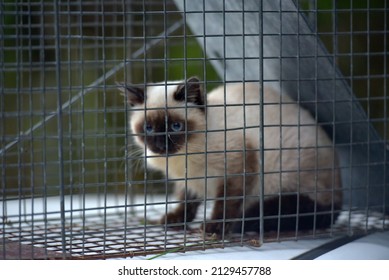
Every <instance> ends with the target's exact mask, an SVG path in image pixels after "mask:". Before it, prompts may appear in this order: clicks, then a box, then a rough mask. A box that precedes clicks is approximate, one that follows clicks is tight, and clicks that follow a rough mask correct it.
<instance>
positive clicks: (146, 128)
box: [145, 124, 154, 134]
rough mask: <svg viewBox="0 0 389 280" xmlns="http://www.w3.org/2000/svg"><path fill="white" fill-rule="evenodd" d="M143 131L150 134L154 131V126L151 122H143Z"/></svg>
mask: <svg viewBox="0 0 389 280" xmlns="http://www.w3.org/2000/svg"><path fill="white" fill-rule="evenodd" d="M145 132H146V134H151V133H153V132H154V128H153V126H152V125H151V124H145Z"/></svg>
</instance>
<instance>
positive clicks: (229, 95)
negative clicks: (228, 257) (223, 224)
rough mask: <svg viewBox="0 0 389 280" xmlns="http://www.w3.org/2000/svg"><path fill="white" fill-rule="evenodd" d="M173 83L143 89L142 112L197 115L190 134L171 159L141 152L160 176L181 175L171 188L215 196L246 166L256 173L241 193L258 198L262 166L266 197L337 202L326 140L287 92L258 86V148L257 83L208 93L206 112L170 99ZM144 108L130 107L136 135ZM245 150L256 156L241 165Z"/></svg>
mask: <svg viewBox="0 0 389 280" xmlns="http://www.w3.org/2000/svg"><path fill="white" fill-rule="evenodd" d="M177 83H179V82H177ZM177 83H175V82H168V84H167V85H166V84H165V83H161V84H157V85H153V86H149V87H148V88H147V93H146V95H147V99H146V108H147V111H146V114H153V113H154V112H155V111H156V110H164V108H168V110H169V112H171V113H174V114H180V115H181V116H183V117H185V118H186V119H187V120H195V123H196V127H195V135H194V136H193V137H192V138H191V141H190V142H188V143H187V145H184V146H182V147H181V150H180V152H179V153H177V154H174V155H171V156H169V157H165V156H158V155H156V154H153V153H152V152H151V151H149V150H146V151H145V156H146V160H147V166H149V167H152V168H155V169H157V170H160V171H162V172H164V173H165V171H166V170H167V171H168V172H167V173H168V174H166V176H167V177H168V178H171V179H182V181H180V182H179V183H178V184H177V185H179V186H181V187H183V186H185V184H186V185H187V187H188V189H189V190H191V191H192V192H194V193H195V194H196V195H197V196H198V197H204V196H206V197H214V196H215V195H216V192H217V188H219V187H220V186H223V183H224V182H225V179H227V178H229V177H230V176H231V175H232V174H235V175H239V174H240V175H242V174H244V173H245V170H252V168H255V170H256V171H255V173H256V175H255V176H251V178H254V179H252V180H250V181H249V180H247V181H249V182H250V185H247V184H246V186H245V187H246V188H245V194H246V195H255V196H258V195H259V194H260V192H261V180H260V178H261V172H262V168H261V166H263V171H264V193H265V195H268V194H280V193H285V192H294V193H295V192H299V193H301V194H306V195H308V196H309V197H310V198H311V199H313V200H317V202H319V203H321V204H325V205H331V203H335V204H339V205H340V203H341V192H340V178H339V171H338V169H337V159H336V155H335V151H334V149H333V145H332V142H331V140H330V139H329V137H328V136H327V135H326V134H325V133H324V131H323V129H322V128H321V127H319V126H317V125H316V122H315V120H314V119H313V118H312V117H311V115H310V114H309V113H308V112H307V111H306V110H304V109H302V108H301V107H300V106H298V105H297V104H296V103H295V102H293V101H292V99H290V98H289V97H288V96H286V95H285V94H283V95H282V96H281V95H280V94H279V92H277V91H276V90H274V89H272V88H264V91H263V93H264V96H263V100H264V104H263V108H264V112H263V115H264V120H263V124H264V128H263V135H262V136H263V145H264V146H262V145H261V143H262V141H261V132H262V130H261V127H260V124H261V108H262V107H261V106H260V94H261V89H260V85H259V84H258V83H246V84H245V86H244V85H243V84H229V85H227V86H226V87H219V88H217V89H215V90H213V91H211V92H210V93H209V94H207V95H206V99H207V100H206V108H207V109H206V113H205V115H206V116H205V115H204V113H203V112H201V111H200V110H199V109H198V108H191V107H190V104H188V108H185V104H183V103H179V102H177V101H175V100H174V99H173V97H172V96H173V93H174V92H175V90H176V88H177ZM165 89H166V91H165ZM281 102H282V105H281ZM144 108H145V105H144V104H142V105H137V106H135V107H134V109H135V110H134V112H133V114H132V116H131V120H130V122H131V127H132V130H133V132H134V133H138V132H137V131H135V128H136V124H137V123H139V122H141V123H143V122H144V116H145V111H144V110H143V109H144ZM135 139H136V141H137V143H138V144H139V146H140V147H142V148H144V144H143V143H142V142H140V141H139V140H138V139H137V137H135ZM253 149H254V150H255V151H254V152H253V151H252V150H253ZM260 151H263V152H264V157H263V159H264V162H260V161H261V156H260V155H261V153H260ZM247 153H251V154H252V153H255V155H256V159H255V160H254V161H253V160H251V161H250V162H245V161H244V157H245V155H247ZM232 177H233V176H232ZM235 177H237V178H238V177H239V176H235ZM240 177H241V178H242V179H241V180H236V182H239V183H241V184H243V183H244V182H245V180H244V179H243V176H240ZM205 178H207V179H205ZM239 183H238V184H239ZM234 187H236V188H243V186H239V185H236V186H234ZM249 206H250V205H246V208H247V207H249Z"/></svg>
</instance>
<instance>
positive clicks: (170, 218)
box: [159, 212, 184, 230]
mask: <svg viewBox="0 0 389 280" xmlns="http://www.w3.org/2000/svg"><path fill="white" fill-rule="evenodd" d="M159 224H161V225H164V226H166V227H168V228H169V229H174V230H182V229H183V228H184V224H183V220H182V217H181V215H178V214H177V213H174V212H170V213H167V214H166V215H163V216H162V218H161V219H160V220H159Z"/></svg>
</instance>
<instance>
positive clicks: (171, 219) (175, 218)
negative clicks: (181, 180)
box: [160, 190, 200, 229]
mask: <svg viewBox="0 0 389 280" xmlns="http://www.w3.org/2000/svg"><path fill="white" fill-rule="evenodd" d="M178 199H179V201H180V202H179V204H178V206H177V207H176V208H175V209H174V210H173V211H172V212H169V213H166V214H165V215H164V216H162V218H161V220H160V224H162V225H166V226H168V227H171V228H175V229H183V228H184V223H187V222H191V221H193V219H194V218H195V217H196V213H197V208H198V207H199V205H200V202H199V201H194V200H196V199H197V197H196V195H194V194H192V193H191V192H189V191H187V192H186V194H185V190H182V191H181V192H180V193H179V195H178Z"/></svg>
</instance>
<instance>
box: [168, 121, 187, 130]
mask: <svg viewBox="0 0 389 280" xmlns="http://www.w3.org/2000/svg"><path fill="white" fill-rule="evenodd" d="M183 127H184V124H183V123H181V122H173V123H172V124H171V125H170V128H171V129H172V130H173V131H174V132H178V131H181V130H182V129H183Z"/></svg>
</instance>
